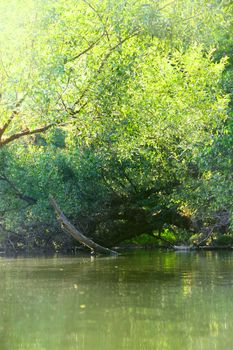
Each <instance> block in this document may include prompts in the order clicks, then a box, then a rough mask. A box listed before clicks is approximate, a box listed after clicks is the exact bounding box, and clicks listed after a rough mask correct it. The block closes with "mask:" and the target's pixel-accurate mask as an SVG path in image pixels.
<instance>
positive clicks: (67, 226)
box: [50, 196, 118, 255]
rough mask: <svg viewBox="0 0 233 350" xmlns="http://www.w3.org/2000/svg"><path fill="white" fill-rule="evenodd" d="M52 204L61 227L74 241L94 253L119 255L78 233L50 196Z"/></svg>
mask: <svg viewBox="0 0 233 350" xmlns="http://www.w3.org/2000/svg"><path fill="white" fill-rule="evenodd" d="M50 203H51V205H52V207H53V209H54V211H55V213H56V215H57V219H58V221H59V222H60V224H61V227H62V229H63V230H64V231H66V232H68V233H69V234H70V235H71V236H72V237H73V238H74V239H76V240H77V241H78V242H79V243H81V244H83V245H84V246H86V247H88V248H89V249H90V250H91V251H92V252H93V253H100V254H108V255H117V254H118V253H117V252H116V251H114V250H111V249H109V248H105V247H103V246H101V245H99V244H97V243H95V242H94V241H92V240H91V239H90V238H88V237H86V236H85V235H84V234H83V233H81V232H80V231H78V230H77V229H76V228H75V227H74V226H73V225H72V224H71V223H70V222H69V220H68V219H67V217H66V216H65V215H64V213H63V212H62V211H61V209H60V208H59V206H58V204H57V202H56V201H55V199H54V198H53V197H52V196H50Z"/></svg>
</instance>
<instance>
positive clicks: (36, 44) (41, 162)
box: [0, 0, 233, 252]
mask: <svg viewBox="0 0 233 350" xmlns="http://www.w3.org/2000/svg"><path fill="white" fill-rule="evenodd" d="M232 13H233V5H232V2H231V1H230V0H229V1H227V0H223V1H219V0H211V1H207V0H194V1H191V0H185V1H184V0H174V1H155V0H148V1H142V0H137V1H134V0H118V1H116V0H101V1H100V0H78V1H77V0H65V1H64V0H46V1H45V0H8V1H7V2H5V1H1V3H0V247H1V249H2V250H3V251H6V252H25V251H27V252H32V251H56V252H72V251H74V250H75V248H76V247H77V242H75V241H74V240H73V239H72V237H70V236H68V235H67V234H66V233H64V232H63V231H62V230H61V228H60V226H59V224H58V223H57V220H56V218H55V215H54V212H53V209H52V208H51V205H50V202H49V195H53V196H54V197H55V198H56V200H57V202H58V203H59V205H60V207H61V208H62V210H63V211H64V212H65V214H66V216H68V217H69V219H70V220H71V221H72V222H73V223H74V224H75V226H76V227H77V228H79V229H80V230H81V231H82V232H83V233H84V234H85V235H86V236H88V237H90V238H92V239H94V240H95V241H96V242H97V243H100V244H103V245H105V246H108V247H112V246H114V245H117V244H120V243H122V242H129V240H130V242H137V243H138V242H141V243H142V242H143V243H156V244H157V243H158V244H159V242H162V244H166V245H171V244H175V243H176V244H178V243H188V244H194V245H201V244H211V245H232V244H233V204H232V195H233V181H232V180H233V117H232V106H233V42H232V32H233V16H232Z"/></svg>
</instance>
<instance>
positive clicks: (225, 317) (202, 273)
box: [0, 252, 233, 350]
mask: <svg viewBox="0 0 233 350" xmlns="http://www.w3.org/2000/svg"><path fill="white" fill-rule="evenodd" d="M231 266H232V257H231V256H230V254H225V255H221V254H217V253H200V254H197V253H185V254H183V253H182V254H181V253H175V252H169V253H150V252H148V253H144V254H142V253H137V254H132V255H129V256H121V257H119V258H117V259H114V258H113V259H111V258H109V259H95V260H94V261H92V262H91V261H90V259H83V260H82V259H58V260H56V259H52V260H51V259H49V260H46V259H45V260H43V259H42V260H37V261H36V260H30V259H29V260H23V261H22V260H18V261H17V260H13V261H11V262H9V263H8V265H6V266H5V267H4V266H3V267H2V268H1V269H0V278H1V281H4V283H3V284H2V286H0V291H1V298H0V309H1V318H0V329H3V327H5V325H6V322H5V320H7V328H6V327H5V328H4V329H5V335H4V338H1V340H0V345H1V346H0V348H1V349H3V350H4V346H5V349H7V350H8V349H11V350H16V349H17V350H18V349H19V348H20V347H19V344H21V345H22V348H23V349H25V350H29V349H30V350H31V349H32V350H33V349H34V350H41V349H45V350H47V349H49V350H55V349H56V350H63V349H64V348H66V349H68V350H70V349H77V348H78V349H80V350H89V349H93V348H95V349H101V350H102V349H109V350H115V349H129V350H131V349H135V350H139V349H140V350H142V349H157V348H158V349H175V348H176V349H181V350H183V349H185V350H186V349H201V348H204V349H206V350H209V349H211V350H212V349H213V348H214V346H215V348H216V349H220V348H221V346H222V344H225V343H226V338H229V341H230V340H231V341H232V334H233V332H232V331H233V329H232V322H231V315H232V312H233V299H232V298H231V295H232V289H231V283H232V282H231V281H232V268H231ZM3 315H5V318H4V317H3ZM229 349H230V347H229Z"/></svg>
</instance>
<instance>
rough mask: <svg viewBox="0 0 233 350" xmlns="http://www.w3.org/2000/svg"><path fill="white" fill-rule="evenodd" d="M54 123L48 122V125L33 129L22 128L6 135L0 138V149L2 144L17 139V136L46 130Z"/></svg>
mask: <svg viewBox="0 0 233 350" xmlns="http://www.w3.org/2000/svg"><path fill="white" fill-rule="evenodd" d="M54 125H56V124H54V123H52V124H48V125H45V126H42V127H40V128H37V129H35V130H28V129H27V130H23V131H21V132H19V133H16V134H13V135H11V136H9V137H7V138H6V139H3V140H1V139H0V149H1V148H2V147H3V146H5V145H7V144H8V143H10V142H12V141H15V140H17V139H19V138H21V137H23V136H28V135H33V134H39V133H40V132H44V131H47V130H48V129H50V128H52V127H53V126H54Z"/></svg>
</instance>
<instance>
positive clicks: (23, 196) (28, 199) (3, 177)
mask: <svg viewBox="0 0 233 350" xmlns="http://www.w3.org/2000/svg"><path fill="white" fill-rule="evenodd" d="M0 181H5V182H6V183H8V185H9V186H10V187H11V188H12V189H13V191H14V193H15V195H16V196H17V197H18V198H19V199H22V200H23V201H25V202H27V203H29V204H35V203H36V202H37V200H36V199H35V198H33V197H31V196H28V195H26V194H24V193H22V192H21V191H19V189H18V188H17V187H16V186H15V184H14V183H13V182H12V181H11V180H9V179H8V178H7V177H6V175H5V174H3V175H1V176H0Z"/></svg>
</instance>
